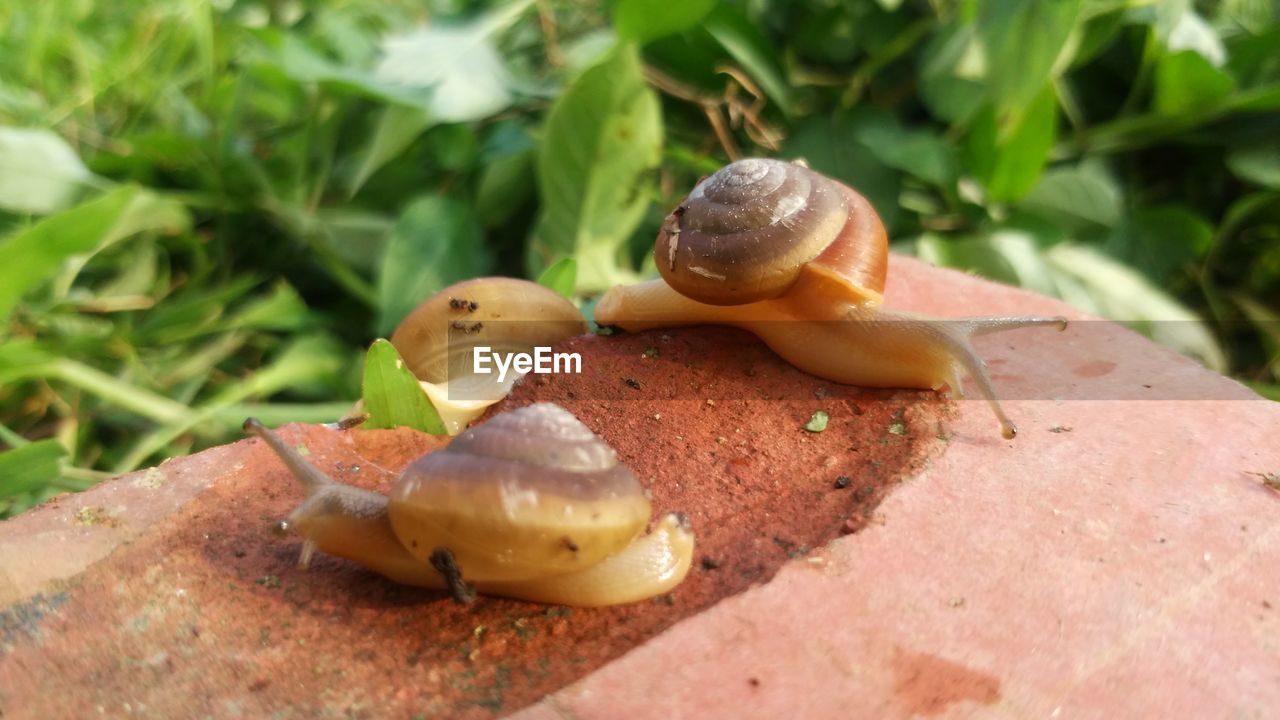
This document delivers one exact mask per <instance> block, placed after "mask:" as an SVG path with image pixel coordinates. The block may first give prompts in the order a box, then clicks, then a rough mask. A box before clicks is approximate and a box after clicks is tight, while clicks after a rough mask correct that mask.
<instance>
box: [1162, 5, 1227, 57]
mask: <svg viewBox="0 0 1280 720" xmlns="http://www.w3.org/2000/svg"><path fill="white" fill-rule="evenodd" d="M1165 47H1167V48H1168V49H1169V51H1170V52H1178V51H1180V50H1194V51H1195V52H1197V53H1199V54H1200V56H1201V57H1203V58H1204V59H1205V60H1207V61H1208V62H1209V64H1210V65H1213V66H1214V67H1222V66H1223V65H1224V64H1225V63H1226V61H1227V50H1226V48H1224V47H1223V46H1222V40H1221V39H1220V38H1219V37H1218V34H1217V33H1216V32H1214V30H1213V28H1212V27H1210V25H1209V23H1207V22H1205V20H1204V18H1202V17H1200V15H1198V14H1197V13H1196V11H1195V10H1194V9H1192V8H1191V6H1190V5H1189V4H1188V5H1187V6H1186V7H1185V8H1184V9H1183V12H1182V16H1181V17H1179V18H1178V21H1177V22H1176V23H1174V25H1173V27H1171V28H1170V29H1169V34H1168V37H1166V38H1165Z"/></svg>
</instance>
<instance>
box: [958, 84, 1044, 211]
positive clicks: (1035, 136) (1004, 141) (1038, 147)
mask: <svg viewBox="0 0 1280 720" xmlns="http://www.w3.org/2000/svg"><path fill="white" fill-rule="evenodd" d="M1057 107H1058V105H1057V102H1056V100H1055V96H1054V92H1053V87H1052V86H1045V87H1044V89H1043V90H1041V91H1040V94H1039V95H1037V96H1036V98H1035V100H1034V101H1032V103H1031V104H1030V105H1029V106H1027V107H1026V108H1025V109H1024V110H1023V111H1021V112H1017V113H1013V114H1010V115H1005V116H1000V115H998V114H997V112H996V109H995V107H994V106H987V107H986V108H985V109H984V110H983V111H982V112H980V113H979V114H978V117H977V118H976V119H975V121H974V124H973V129H972V131H971V132H970V134H969V140H968V143H967V145H966V148H965V149H966V157H967V159H968V163H969V167H970V168H971V169H972V170H973V172H974V174H975V175H976V176H977V177H978V179H979V180H981V181H982V184H983V186H984V187H985V188H986V191H987V195H988V196H989V197H990V198H991V199H992V200H996V201H1009V200H1017V199H1019V198H1021V197H1022V196H1023V195H1025V194H1026V193H1027V192H1029V191H1030V190H1031V188H1033V187H1035V184H1036V183H1037V182H1038V181H1039V179H1040V173H1041V171H1042V170H1043V169H1044V166H1045V163H1046V162H1047V161H1048V158H1049V149H1050V148H1051V147H1052V146H1053V138H1054V136H1055V135H1056V133H1057Z"/></svg>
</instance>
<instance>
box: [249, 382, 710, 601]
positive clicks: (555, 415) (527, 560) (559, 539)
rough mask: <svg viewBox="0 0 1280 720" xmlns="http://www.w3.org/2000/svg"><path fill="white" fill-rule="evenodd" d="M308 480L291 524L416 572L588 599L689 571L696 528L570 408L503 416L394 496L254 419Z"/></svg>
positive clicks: (456, 589) (441, 580) (544, 407)
mask: <svg viewBox="0 0 1280 720" xmlns="http://www.w3.org/2000/svg"><path fill="white" fill-rule="evenodd" d="M245 430H246V431H247V432H250V433H252V434H254V435H256V436H258V437H259V438H261V439H262V440H263V441H265V442H266V444H267V445H268V446H269V447H270V448H271V449H272V450H273V451H274V452H275V454H276V455H278V456H279V457H280V459H281V460H282V461H283V462H284V464H285V465H286V466H287V467H288V468H289V470H290V471H291V472H292V473H293V474H294V475H295V476H296V477H297V478H298V480H299V481H300V482H301V483H302V485H303V486H304V488H305V489H306V491H307V497H306V499H305V500H303V502H302V503H301V504H300V505H299V506H298V507H297V509H295V510H294V511H293V512H291V513H290V514H289V516H288V518H286V519H285V520H284V521H283V522H282V523H281V529H282V530H283V531H285V532H289V533H292V534H296V535H298V536H300V537H301V538H302V539H303V554H302V564H303V565H304V566H305V565H306V564H307V563H309V562H310V558H311V556H312V554H313V553H314V552H315V551H316V550H321V551H323V552H326V553H328V554H330V555H336V556H338V557H344V558H348V559H350V560H354V561H355V562H357V563H359V564H361V565H364V566H365V567H368V568H369V569H371V570H374V571H375V572H378V573H381V574H382V575H385V576H386V577H388V578H391V579H392V580H395V581H397V582H400V583H405V584H409V585H419V586H423V587H429V588H441V589H448V590H450V591H451V592H452V594H453V596H454V597H455V599H458V600H459V601H465V600H467V599H468V596H469V593H470V591H471V588H474V589H476V590H478V591H479V592H482V593H485V594H488V595H501V596H506V597H513V598H521V599H525V600H533V601H537V602H545V603H555V604H563V605H577V606H585V607H593V606H602V605H614V604H619V603H629V602H636V601H638V600H643V599H645V598H649V597H653V596H655V595H660V594H662V593H666V592H668V591H670V590H671V589H672V588H674V587H675V586H676V585H678V584H680V582H681V581H682V580H684V578H685V575H687V574H688V572H689V567H690V562H691V559H692V557H693V544H694V538H693V532H692V530H691V529H690V528H689V524H688V521H687V520H686V519H685V518H684V517H683V516H682V515H680V514H678V513H668V514H666V515H663V516H662V517H660V518H659V519H658V520H657V522H656V523H655V525H654V527H653V529H652V530H651V531H650V532H649V533H648V534H645V535H641V533H642V532H643V530H644V528H645V526H646V524H647V523H648V522H649V516H650V504H649V500H648V498H647V497H646V495H645V492H644V489H643V488H642V487H641V486H640V483H639V481H637V480H636V477H635V475H634V474H632V473H631V471H630V470H628V469H627V468H626V466H624V465H622V464H621V463H619V462H618V459H617V456H616V453H614V451H613V449H612V448H610V447H609V445H608V444H606V443H605V442H604V440H602V439H601V438H600V437H599V436H597V435H596V434H595V433H593V432H591V430H590V429H589V428H587V426H586V425H583V424H582V422H581V421H579V420H578V419H577V418H576V417H574V416H573V415H572V414H571V413H569V412H568V411H567V410H565V409H563V408H561V407H559V406H558V405H554V404H551V403H537V404H534V405H529V406H527V407H523V408H520V409H518V410H512V411H510V412H506V413H502V414H500V415H497V416H494V417H493V418H491V419H490V420H488V421H487V422H484V423H482V424H480V425H477V426H476V427H473V428H470V429H468V430H466V431H464V432H463V433H462V434H460V435H458V437H456V438H455V439H454V440H453V441H452V442H451V443H450V444H449V445H448V446H446V447H445V448H444V449H443V450H439V451H437V452H434V453H430V454H427V455H424V456H423V457H421V458H419V459H418V460H416V461H415V462H413V463H412V464H411V465H410V466H409V467H408V468H407V469H406V470H405V471H404V473H403V474H402V475H401V476H400V478H399V479H398V480H397V481H396V483H395V486H394V488H393V489H392V491H391V493H390V496H384V495H381V494H379V493H376V492H372V491H369V490H363V489H360V488H356V487H353V486H350V485H344V484H342V483H339V482H336V481H335V480H333V479H332V478H330V477H328V476H327V475H325V474H324V473H322V472H320V470H318V469H317V468H316V467H314V466H313V465H311V464H309V463H308V462H307V461H306V460H304V459H303V458H302V457H301V456H300V455H299V454H298V453H297V452H296V451H294V450H293V448H291V447H289V446H288V445H287V444H286V443H285V442H283V441H282V440H281V439H280V437H279V436H278V435H276V434H275V433H274V432H272V431H271V430H268V429H267V428H265V427H264V426H263V425H262V424H261V423H259V422H258V421H256V420H254V419H252V418H250V419H249V420H246V421H245Z"/></svg>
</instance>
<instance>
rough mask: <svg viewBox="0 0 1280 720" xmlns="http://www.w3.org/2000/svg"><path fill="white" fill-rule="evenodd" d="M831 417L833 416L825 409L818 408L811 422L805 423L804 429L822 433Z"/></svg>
mask: <svg viewBox="0 0 1280 720" xmlns="http://www.w3.org/2000/svg"><path fill="white" fill-rule="evenodd" d="M830 419H831V416H830V415H828V414H827V413H826V411H825V410H818V411H817V412H815V413H814V414H813V417H811V418H809V422H807V423H805V424H804V429H805V430H808V431H809V432H811V433H820V432H822V431H823V430H826V429H827V422H828V421H829V420H830Z"/></svg>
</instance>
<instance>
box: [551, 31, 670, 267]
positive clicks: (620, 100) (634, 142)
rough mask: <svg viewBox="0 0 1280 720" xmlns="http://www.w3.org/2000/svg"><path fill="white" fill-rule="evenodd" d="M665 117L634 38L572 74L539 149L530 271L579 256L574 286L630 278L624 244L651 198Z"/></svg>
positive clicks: (628, 262) (553, 110) (553, 108)
mask: <svg viewBox="0 0 1280 720" xmlns="http://www.w3.org/2000/svg"><path fill="white" fill-rule="evenodd" d="M661 147H662V118H661V115H660V113H659V108H658V98H657V96H656V95H655V94H654V93H653V91H652V90H650V89H649V87H648V85H647V84H646V83H645V81H644V77H643V76H642V75H641V73H640V59H639V56H638V55H637V52H636V49H635V47H634V46H633V45H629V44H628V45H621V46H619V47H618V48H616V49H615V50H614V51H613V52H612V53H610V55H609V56H607V57H606V58H605V59H604V61H603V62H601V63H600V64H599V65H596V66H594V67H592V68H590V69H589V70H587V71H586V72H584V73H583V74H582V75H581V76H579V77H578V79H577V80H575V81H574V82H573V84H572V85H570V86H569V87H568V88H567V89H566V90H565V92H564V94H563V95H561V96H560V99H559V100H557V101H556V103H555V105H553V106H552V108H551V111H550V113H549V114H548V116H547V125H546V129H545V131H544V135H543V140H542V146H541V148H539V151H538V192H539V194H540V195H541V198H542V208H541V215H540V217H539V219H538V223H537V226H536V228H535V230H534V234H533V237H532V238H531V242H530V244H529V255H528V259H529V266H530V274H531V275H538V274H541V272H542V270H543V269H544V268H545V267H546V266H547V265H549V264H550V263H551V262H553V261H554V260H555V259H557V258H562V257H572V258H574V259H576V260H577V261H578V289H579V290H585V291H594V290H604V289H605V288H608V287H610V286H612V285H614V284H616V283H618V282H623V281H626V280H628V279H630V278H631V276H632V275H631V270H632V268H631V263H630V261H629V259H628V258H627V257H626V244H627V241H628V240H629V238H630V237H631V233H632V232H633V231H634V230H635V229H636V227H637V226H638V225H639V223H640V220H641V219H642V218H643V217H644V212H645V210H646V209H647V208H648V206H649V193H648V188H649V183H650V178H649V172H650V171H651V170H652V169H653V168H655V167H656V166H657V165H658V161H659V159H660V157H661V153H660V151H661Z"/></svg>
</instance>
